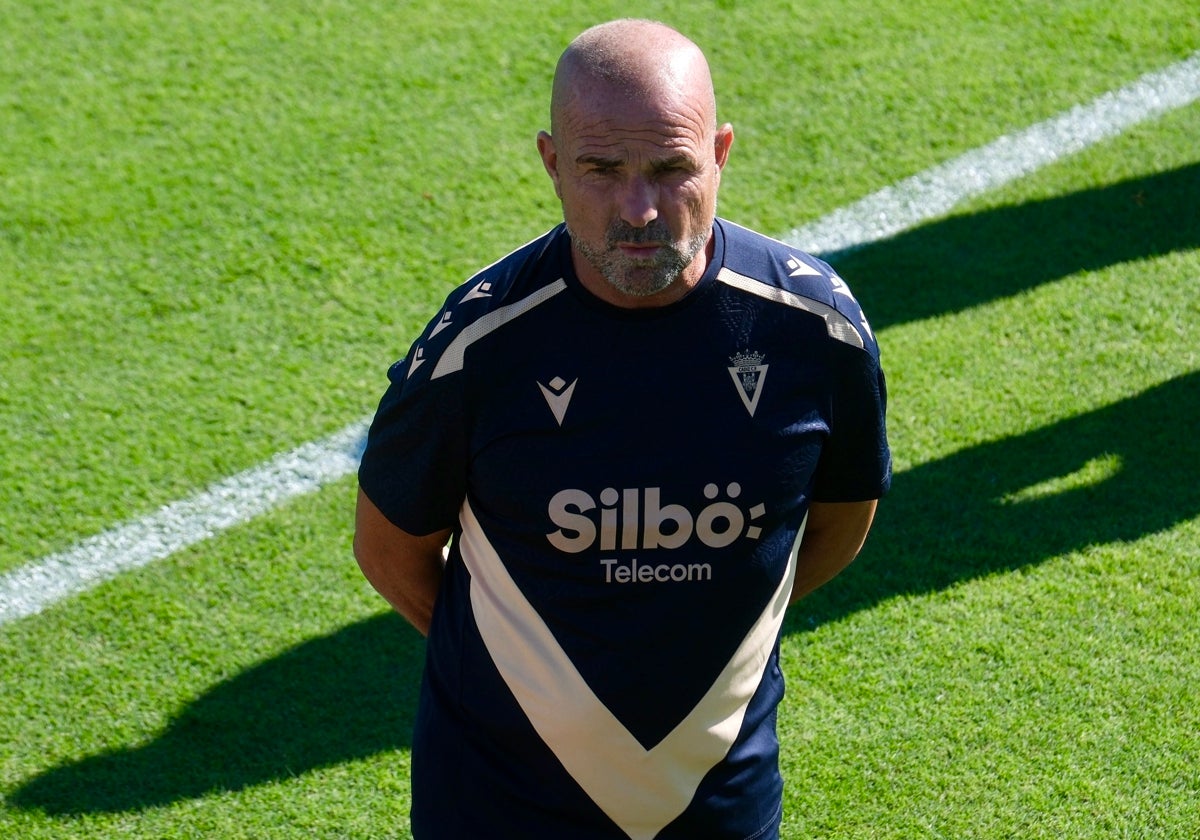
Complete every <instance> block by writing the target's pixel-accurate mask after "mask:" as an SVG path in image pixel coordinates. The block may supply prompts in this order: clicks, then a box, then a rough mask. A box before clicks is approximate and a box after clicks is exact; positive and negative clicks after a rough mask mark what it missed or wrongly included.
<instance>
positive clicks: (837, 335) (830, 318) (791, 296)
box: [717, 268, 866, 350]
mask: <svg viewBox="0 0 1200 840" xmlns="http://www.w3.org/2000/svg"><path fill="white" fill-rule="evenodd" d="M717 280H719V281H720V282H722V283H725V284H726V285H728V286H733V287H734V288H736V289H741V290H742V291H743V292H747V293H749V294H752V295H755V296H756V297H760V298H764V299H766V300H770V301H774V302H775V303H781V304H783V305H784V306H790V307H792V308H793V309H801V310H803V311H805V312H810V313H812V314H813V315H816V316H817V317H818V318H821V319H823V320H824V321H825V330H826V332H828V333H829V336H830V337H831V338H834V339H837V340H838V341H841V342H843V343H845V344H849V345H851V346H853V347H857V348H858V349H860V350H862V349H865V346H866V345H865V342H864V341H863V337H862V334H861V333H859V331H858V329H857V328H856V327H855V326H854V322H853V321H851V320H850V319H849V318H847V317H846V316H845V315H843V314H842V313H841V312H838V311H837V310H836V309H834V308H833V307H832V306H830V305H829V304H826V303H821V302H820V301H819V300H813V299H812V298H806V297H803V296H801V295H798V294H796V293H794V292H789V291H787V290H786V289H780V288H778V287H777V286H771V285H769V284H767V283H762V282H760V281H758V280H755V279H753V278H751V277H746V276H745V275H743V274H738V273H737V272H736V271H731V270H730V269H728V268H722V269H721V271H720V273H719V274H717Z"/></svg>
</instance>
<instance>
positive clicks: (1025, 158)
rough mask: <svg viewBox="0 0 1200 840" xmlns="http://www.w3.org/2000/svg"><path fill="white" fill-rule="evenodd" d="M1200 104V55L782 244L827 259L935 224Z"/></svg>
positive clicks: (896, 187) (892, 189)
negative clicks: (970, 202) (972, 202)
mask: <svg viewBox="0 0 1200 840" xmlns="http://www.w3.org/2000/svg"><path fill="white" fill-rule="evenodd" d="M1197 99H1200V53H1196V54H1194V55H1193V56H1191V57H1190V58H1188V59H1186V60H1184V61H1182V62H1179V63H1178V64H1173V65H1171V66H1170V67H1168V68H1166V69H1165V70H1161V71H1158V72H1155V73H1149V74H1147V75H1145V76H1142V77H1141V78H1140V79H1138V80H1137V81H1135V82H1133V83H1132V84H1129V85H1126V86H1125V87H1122V88H1119V89H1117V90H1114V91H1109V92H1108V93H1105V94H1103V95H1102V96H1100V97H1098V98H1096V99H1095V100H1093V101H1092V102H1090V103H1087V104H1085V105H1077V106H1076V107H1074V108H1071V109H1070V110H1069V111H1066V112H1064V113H1062V114H1060V115H1058V116H1056V117H1053V118H1051V119H1049V120H1046V121H1044V122H1040V123H1037V124H1035V125H1032V126H1030V127H1029V128H1026V129H1024V130H1023V131H1019V132H1017V133H1015V134H1006V135H1004V136H1002V137H1000V138H998V139H996V140H994V141H992V142H991V143H988V144H987V145H986V146H981V147H979V148H977V149H972V150H971V151H969V152H967V153H965V154H963V155H961V156H959V157H957V158H954V159H953V160H949V161H946V162H945V163H942V164H939V165H937V166H934V167H932V168H930V169H927V170H926V171H924V172H921V173H920V174H918V175H914V176H912V177H911V178H906V179H905V180H903V181H900V182H899V183H897V184H893V185H892V186H888V187H884V188H883V189H882V190H880V191H879V192H876V193H873V194H871V195H869V196H867V197H866V198H863V199H861V200H859V201H856V202H855V203H854V204H851V205H849V206H847V207H843V208H840V209H838V210H835V211H833V212H832V213H830V214H828V215H827V216H824V217H822V218H820V219H818V220H817V221H815V222H813V223H812V224H810V225H806V226H804V227H800V228H796V229H795V230H793V231H792V232H791V233H790V234H788V235H787V236H786V237H784V241H785V242H787V243H788V244H790V245H793V246H795V247H797V248H799V249H801V250H803V251H809V252H810V253H817V254H821V255H822V256H824V257H825V258H826V259H830V258H833V257H835V256H836V255H837V254H841V253H846V252H848V251H852V250H854V249H855V248H858V247H861V246H863V245H866V244H869V243H871V242H877V241H879V240H881V239H886V238H887V237H889V236H894V235H895V234H897V233H900V232H902V231H905V230H908V229H909V228H912V227H915V226H917V225H919V224H921V223H922V222H925V221H928V220H929V219H933V218H936V217H937V216H940V215H942V214H944V213H946V212H948V211H950V210H951V209H953V208H954V207H955V206H956V205H958V204H960V203H961V202H963V201H965V200H966V199H968V198H971V197H973V196H976V195H980V194H982V193H985V192H987V191H989V190H992V189H995V188H997V187H999V186H1002V185H1004V184H1006V183H1008V182H1010V181H1015V180H1016V179H1017V178H1020V177H1023V176H1025V175H1028V174H1030V173H1031V172H1034V171H1036V170H1038V169H1040V168H1041V167H1043V166H1047V165H1048V164H1051V163H1053V162H1054V161H1056V160H1059V159H1060V158H1063V157H1066V156H1068V155H1071V154H1075V153H1077V152H1080V151H1082V150H1083V149H1086V148H1087V147H1088V146H1091V145H1094V144H1095V143H1099V142H1100V141H1102V140H1105V139H1107V138H1109V137H1114V136H1116V135H1118V134H1120V133H1121V132H1123V131H1125V130H1127V129H1128V128H1130V127H1131V126H1134V125H1136V124H1137V123H1139V122H1144V121H1146V120H1149V119H1152V118H1153V117H1157V116H1159V115H1161V114H1164V113H1166V112H1167V111H1170V110H1173V109H1176V108H1182V107H1184V106H1185V105H1190V104H1191V103H1192V102H1195V101H1196V100H1197Z"/></svg>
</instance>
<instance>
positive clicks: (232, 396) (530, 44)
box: [0, 0, 1200, 840]
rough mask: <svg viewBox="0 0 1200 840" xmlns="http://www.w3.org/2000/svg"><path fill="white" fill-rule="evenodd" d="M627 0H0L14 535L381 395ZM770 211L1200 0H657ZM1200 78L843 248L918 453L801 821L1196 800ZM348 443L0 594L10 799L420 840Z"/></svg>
mask: <svg viewBox="0 0 1200 840" xmlns="http://www.w3.org/2000/svg"><path fill="white" fill-rule="evenodd" d="M626 12H627V7H624V6H621V5H620V4H616V3H602V2H590V3H579V2H575V3H565V2H561V3H551V4H550V5H549V6H545V5H543V6H538V7H536V8H534V7H529V6H528V5H521V4H504V5H503V6H501V5H498V4H494V5H492V6H483V5H481V6H479V7H478V8H477V9H476V10H475V12H474V13H472V12H471V11H470V10H468V9H467V8H466V7H464V6H462V5H461V4H460V5H454V6H448V5H443V4H439V3H436V2H423V3H410V4H385V3H369V2H359V3H354V4H351V3H347V2H333V0H327V2H315V3H309V4H304V5H301V4H289V3H271V4H268V3H263V2H259V3H256V2H233V1H232V0H227V1H226V2H215V3H209V4H200V5H197V4H184V3H174V2H158V3H150V2H133V3H124V4H116V5H114V4H107V3H99V2H95V3H90V2H83V0H80V1H79V2H72V3H67V2H61V3H39V4H18V3H0V148H3V149H4V153H3V154H0V284H2V288H3V293H4V303H5V305H4V306H3V307H0V347H2V348H3V353H2V354H0V535H2V536H0V571H4V570H9V569H12V568H15V567H18V566H20V565H22V564H24V563H26V562H30V561H33V560H36V559H37V558H39V557H41V556H44V555H46V554H48V553H50V552H53V551H55V550H59V549H62V548H65V547H68V546H70V545H72V544H74V543H75V542H76V541H78V540H79V539H81V538H83V537H85V536H88V535H90V534H93V533H96V532H98V531H101V530H103V529H105V528H107V527H110V526H112V525H114V524H117V523H119V522H121V521H124V520H126V519H129V518H132V517H134V516H137V515H140V514H143V513H146V512H148V511H151V510H153V509H155V508H156V507H157V506H159V505H161V504H164V503H166V502H169V501H171V500H174V499H177V498H179V497H181V496H183V495H185V494H187V493H189V492H192V491H194V490H196V489H198V488H200V487H203V486H205V485H206V484H207V483H209V482H211V481H214V480H216V479H219V478H221V477H224V476H226V475H229V474H230V473H232V472H235V471H238V470H241V469H245V468H247V467H250V466H252V465H254V464H257V463H259V462H260V461H262V460H264V459H266V458H268V457H270V456H271V455H273V454H275V453H276V452H278V451H281V450H283V449H287V448H291V447H293V446H295V445H297V444H299V443H301V442H304V441H307V440H310V439H313V438H315V437H317V436H319V435H321V434H324V433H327V432H330V431H333V430H335V429H338V428H341V427H342V426H344V425H345V424H346V423H348V422H350V421H353V420H356V419H358V418H360V417H362V416H364V415H365V414H366V413H368V412H369V411H370V410H371V409H372V408H373V407H374V404H375V401H376V400H377V399H378V396H379V393H380V392H381V389H382V387H383V384H384V377H383V373H384V370H385V368H386V366H387V364H389V363H390V362H391V361H392V360H394V359H395V358H396V357H398V356H399V355H401V354H402V353H403V352H404V350H405V349H406V348H407V345H408V343H409V341H411V339H412V337H413V336H414V335H415V334H416V331H417V330H418V329H419V328H420V326H421V325H422V324H423V323H424V321H425V320H426V319H427V318H428V317H430V316H431V315H432V313H433V312H434V310H435V308H436V306H437V305H438V303H440V300H441V298H442V296H443V295H444V294H445V292H446V291H447V290H448V289H449V287H450V286H451V285H453V284H455V283H457V282H458V281H460V280H461V279H463V278H464V277H465V276H466V275H467V274H468V273H469V272H470V271H472V270H473V269H474V268H476V267H479V266H481V265H483V264H485V263H487V262H491V261H492V260H493V259H495V258H496V257H498V256H500V255H501V254H503V253H504V252H505V251H507V250H509V249H510V248H512V247H514V246H515V245H518V244H520V243H521V242H524V241H527V240H528V239H529V238H531V237H532V236H534V235H536V234H537V233H539V232H540V231H541V230H543V229H545V228H546V227H548V226H549V225H551V224H553V223H554V222H555V221H556V219H557V212H558V211H557V207H556V206H555V204H554V201H553V194H552V192H551V191H550V189H549V185H548V182H547V181H546V179H545V175H544V173H542V171H541V168H540V163H539V162H538V160H537V158H536V155H535V153H534V150H533V136H534V134H535V132H536V131H537V130H538V129H539V128H541V127H542V126H543V125H544V124H545V121H546V106H545V100H546V96H547V92H548V85H549V79H550V73H551V71H552V67H553V61H554V59H555V57H556V56H557V51H558V50H559V49H560V48H561V46H562V44H563V43H564V42H565V41H566V40H567V39H568V38H569V37H570V36H571V35H572V34H574V33H575V32H576V31H578V30H579V29H581V28H582V27H584V26H586V25H588V24H590V23H592V22H594V21H597V20H600V19H603V18H606V17H612V16H616V15H619V14H624V13H626ZM638 14H644V15H647V16H654V17H661V18H664V19H667V20H669V21H671V22H673V23H675V24H677V25H679V26H680V27H682V28H683V29H685V31H687V32H688V33H689V34H691V35H693V37H695V38H696V39H697V40H698V41H699V42H700V43H701V44H702V45H704V46H705V47H706V48H707V50H708V52H709V55H710V58H711V60H712V64H713V69H714V74H715V76H716V79H717V83H718V88H719V95H720V106H721V109H722V111H723V112H724V114H723V116H724V117H725V118H726V119H729V120H731V121H732V122H733V123H734V125H735V128H736V130H737V143H736V144H735V147H734V157H733V160H732V162H731V164H730V167H729V169H728V170H727V172H726V178H725V180H724V186H723V192H722V213H723V214H725V215H727V216H728V217H730V218H732V219H734V220H735V221H739V222H742V223H745V224H749V225H752V226H756V227H759V228H761V229H763V230H764V231H765V232H768V233H773V234H782V233H785V232H786V231H787V230H790V229H791V228H792V227H794V226H796V225H799V224H802V223H804V222H806V221H811V220H813V219H815V218H818V217H820V216H822V215H823V214H825V213H827V212H829V211H831V210H833V209H834V208H836V207H838V206H841V205H844V204H847V203H849V202H851V201H853V200H855V199H857V198H859V197H861V196H863V195H866V194H868V193H870V192H872V191H873V190H875V189H878V188H880V187H882V186H885V185H886V184H889V183H892V182H894V181H896V180H898V179H900V178H902V177H905V176H907V175H911V174H913V173H915V172H918V171H921V170H922V169H924V168H926V167H928V166H930V165H933V164H934V163H937V162H939V161H941V160H944V159H946V158H948V157H950V156H953V155H954V154H957V153H959V152H962V151H965V150H967V149H970V148H973V147H976V146H979V145H982V144H983V143H986V142H988V141H990V140H992V139H994V138H995V137H996V136H998V135H1000V134H1003V133H1005V132H1008V131H1014V130H1017V129H1020V128H1022V127H1024V126H1026V125H1029V124H1031V123H1034V122H1036V121H1038V120H1041V119H1045V118H1047V117H1050V116H1052V115H1054V114H1056V113H1058V112H1060V111H1062V110H1064V109H1066V108H1068V107H1070V106H1071V105H1072V104H1074V103H1077V102H1081V101H1086V100H1088V99H1090V98H1091V97H1094V96H1096V95H1098V94H1100V93H1102V92H1103V91H1105V90H1108V89H1111V88H1114V87H1117V86H1120V85H1122V84H1124V83H1127V82H1129V81H1130V80H1132V79H1134V78H1136V77H1137V76H1139V75H1140V74H1142V73H1144V72H1148V71H1150V70H1154V69H1158V68H1160V67H1163V66H1166V65H1168V64H1170V63H1172V62H1174V61H1177V60H1179V59H1181V58H1183V57H1185V56H1187V55H1188V54H1190V53H1192V52H1194V51H1195V50H1197V49H1200V20H1198V19H1197V17H1196V15H1195V10H1194V7H1193V4H1192V3H1188V2H1163V1H1162V0H1148V2H1144V3H1139V4H1109V3H1097V2H1083V0H1074V2H1065V3H1055V4H1049V3H1043V2H1032V0H1029V1H1028V2H1007V3H1001V4H992V5H990V6H988V7H986V8H984V7H981V6H979V5H978V4H975V3H970V2H962V0H960V1H959V2H952V0H938V2H933V0H923V2H919V3H899V2H885V3H870V4H867V3H844V2H832V0H825V1H824V2H812V3H804V4H794V5H793V4H786V3H783V4H780V3H768V2H728V0H727V1H726V2H716V3H682V2H679V3H664V2H651V3H649V4H647V5H644V6H643V7H639V10H638ZM1197 136H1200V107H1198V106H1191V107H1189V108H1186V109H1183V110H1181V111H1179V112H1176V113H1173V114H1171V115H1168V116H1166V117H1164V118H1163V119H1160V120H1157V121H1155V122H1152V123H1149V124H1146V125H1143V126H1140V127H1138V128H1135V129H1133V130H1131V131H1129V132H1127V133H1126V134H1124V135H1122V136H1121V137H1119V138H1115V139H1113V140H1111V141H1108V142H1106V143H1104V144H1101V145H1100V146H1098V147H1096V148H1094V149H1091V150H1089V151H1088V152H1086V153H1084V154H1082V155H1079V156H1076V157H1072V158H1068V159H1066V160H1063V161H1061V162H1059V163H1058V164H1056V165H1054V166H1052V167H1049V168H1047V169H1045V170H1043V171H1042V172H1039V173H1037V174H1036V175H1034V176H1031V177H1028V178H1025V179H1022V180H1020V181H1017V182H1015V183H1013V184H1011V185H1010V186H1008V187H1006V188H1004V189H1002V190H998V191H996V192H993V193H989V194H987V195H985V196H982V197H980V198H979V199H976V200H974V201H973V202H971V203H969V204H968V205H966V206H964V207H962V208H959V209H958V210H956V211H955V213H954V214H952V215H951V216H950V217H949V218H947V219H942V220H936V221H933V222H931V223H929V224H927V225H924V226H921V227H919V228H917V229H915V230H913V231H910V232H907V233H905V234H902V235H900V236H898V237H896V238H895V239H893V240H890V241H888V242H884V243H878V244H875V245H873V246H870V247H867V248H864V249H862V250H861V251H858V252H856V253H854V254H851V255H849V256H846V257H843V258H841V259H840V260H839V261H838V267H839V269H840V270H841V271H842V272H843V274H844V275H845V276H846V277H847V279H848V280H849V281H850V283H851V285H852V286H853V287H854V288H855V290H856V291H857V292H858V295H859V297H860V299H861V300H862V301H863V303H864V306H865V307H866V308H867V310H868V313H869V314H870V315H871V317H872V321H873V324H874V326H875V328H876V330H877V332H878V333H879V336H880V342H881V345H882V347H883V353H884V361H885V365H886V367H887V371H888V375H889V385H890V390H891V397H892V408H891V414H890V420H891V436H892V441H893V445H894V448H895V455H896V460H897V476H896V482H895V488H894V491H893V493H892V495H891V496H890V497H889V498H888V499H887V500H886V501H885V502H884V504H883V506H882V507H881V511H880V515H879V520H878V523H877V526H876V529H875V531H874V533H873V534H872V537H871V539H870V541H869V543H868V546H867V549H866V551H865V552H864V555H863V557H862V558H861V559H860V560H859V562H858V563H856V564H855V566H853V567H852V568H851V569H850V570H849V571H848V572H847V573H846V574H845V575H844V576H843V577H842V578H840V579H839V580H837V581H836V582H835V583H833V584H831V585H830V586H829V587H827V588H826V589H824V590H822V591H820V592H818V593H817V594H816V595H814V596H813V597H812V598H810V599H809V600H808V601H806V602H804V603H802V604H800V605H799V606H798V607H797V608H795V609H794V610H793V613H792V614H791V615H790V617H789V623H788V633H787V635H786V637H785V641H784V645H783V655H784V659H785V667H786V669H787V673H788V675H789V685H790V690H789V696H788V699H787V700H786V701H785V705H784V707H783V709H782V710H781V716H780V725H781V732H782V734H783V739H784V754H783V762H784V767H785V772H786V775H787V779H788V788H787V797H788V798H787V803H786V807H787V817H786V820H787V822H786V830H785V836H786V837H788V838H808V837H823V838H889V839H890V838H905V840H907V838H913V840H916V839H917V838H940V837H950V838H966V837H978V838H1008V837H1020V838H1040V837H1046V838H1050V837H1054V838H1059V837H1070V838H1095V840H1109V838H1119V837H1128V838H1174V839H1175V840H1188V839H1189V838H1193V837H1195V836H1197V835H1200V812H1198V811H1197V809H1196V807H1195V802H1196V801H1197V800H1198V798H1200V770H1197V767H1200V735H1198V734H1197V733H1198V732H1200V715H1198V714H1197V712H1196V711H1195V703H1194V700H1193V698H1192V695H1193V694H1194V686H1195V685H1196V684H1197V683H1198V682H1200V630H1197V629H1196V628H1197V624H1196V622H1195V620H1194V617H1195V615H1196V614H1197V611H1198V609H1200V585H1198V584H1197V583H1196V581H1197V579H1198V576H1197V572H1198V571H1200V490H1198V489H1197V487H1198V486H1200V485H1198V484H1197V482H1196V480H1195V469H1196V465H1198V464H1200V421H1198V420H1197V418H1200V303H1198V302H1197V297H1196V294H1195V290H1196V289H1197V288H1200V285H1198V284H1200V211H1198V210H1197V205H1196V202H1195V196H1196V195H1197V194H1200V158H1198V157H1197V155H1196V144H1195V138H1196V137H1197ZM352 506H353V482H352V481H349V480H347V481H343V482H339V483H337V484H335V485H333V486H330V487H329V488H327V489H326V490H324V491H322V492H320V493H318V494H315V495H313V496H310V497H306V498H303V499H299V500H297V501H295V502H293V503H292V504H290V505H288V506H286V507H285V508H283V509H281V510H278V511H276V512H274V513H272V514H270V515H267V516H264V517H261V518H259V519H257V520H255V521H254V522H252V523H250V524H248V525H245V526H242V527H240V528H237V529H235V530H233V531H231V532H228V533H226V534H224V535H222V536H220V537H218V538H216V539H213V540H210V541H208V542H205V543H202V544H199V545H197V546H194V547H193V548H191V549H189V550H187V551H184V552H181V553H180V554H178V555H176V556H174V557H172V558H170V559H168V560H166V561H163V562H161V563H158V564H156V565H153V566H150V567H147V568H144V569H141V570H138V571H136V572H131V573H127V574H125V575H123V576H121V577H119V578H118V579H116V580H114V581H112V582H110V583H108V584H105V585H103V586H101V587H99V588H97V589H94V590H92V591H90V592H88V593H85V594H84V595H81V596H78V597H76V598H72V599H69V600H67V601H65V602H62V603H60V604H58V605H56V606H54V607H52V608H50V609H48V610H47V611H46V612H45V613H43V614H41V615H39V616H36V617H32V618H28V619H23V620H20V621H17V622H15V623H11V624H8V625H4V626H2V627H0V709H3V710H4V714H3V715H0V795H3V797H4V800H3V807H2V808H0V836H6V837H7V836H19V837H23V838H75V837H79V838H84V837H87V838H92V837H109V836H112V837H116V836H121V837H145V838H161V837H230V838H239V837H245V838H259V837H291V836H297V837H298V836H313V837H325V838H335V837H368V836H370V837H404V836H407V835H406V831H405V829H404V825H405V822H406V819H405V815H406V813H407V807H408V804H407V802H408V799H407V798H408V785H407V766H408V752H407V745H408V739H409V729H410V727H411V722H412V715H413V709H414V702H415V701H414V697H415V691H416V686H417V680H418V679H419V668H420V658H421V651H422V646H421V642H420V640H419V639H418V638H417V637H416V635H415V634H414V633H412V632H411V631H410V630H408V629H407V628H406V627H405V626H404V625H403V623H402V622H401V621H400V620H399V619H398V618H395V617H393V616H391V615H389V614H388V613H387V612H386V610H385V609H384V608H383V604H382V602H381V601H380V600H379V599H378V597H377V596H375V595H374V593H373V592H372V591H370V589H369V587H368V586H367V584H366V583H365V582H364V581H363V580H362V579H361V577H360V575H359V573H358V571H357V569H356V567H355V565H354V562H353V560H352V558H351V556H350V551H349V540H350V527H351V516H352Z"/></svg>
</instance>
